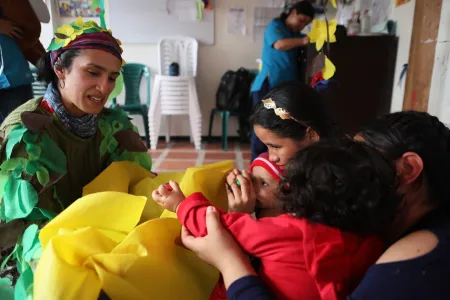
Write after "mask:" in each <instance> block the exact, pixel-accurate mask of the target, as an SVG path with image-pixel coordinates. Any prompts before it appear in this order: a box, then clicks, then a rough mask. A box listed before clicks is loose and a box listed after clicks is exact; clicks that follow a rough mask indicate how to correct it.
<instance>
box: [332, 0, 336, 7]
mask: <svg viewBox="0 0 450 300" xmlns="http://www.w3.org/2000/svg"><path fill="white" fill-rule="evenodd" d="M331 4H332V5H333V7H334V8H337V4H336V0H331Z"/></svg>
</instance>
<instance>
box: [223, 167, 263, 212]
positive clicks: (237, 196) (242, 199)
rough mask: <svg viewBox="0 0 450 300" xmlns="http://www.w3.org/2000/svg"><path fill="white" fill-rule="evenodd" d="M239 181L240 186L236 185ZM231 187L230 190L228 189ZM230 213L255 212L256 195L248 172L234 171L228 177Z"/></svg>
mask: <svg viewBox="0 0 450 300" xmlns="http://www.w3.org/2000/svg"><path fill="white" fill-rule="evenodd" d="M236 181H239V184H240V186H238V184H237V183H236ZM228 187H229V188H228ZM227 197H228V211H229V212H241V213H248V214H251V213H253V212H254V211H255V204H256V193H255V188H254V186H253V180H252V177H251V175H250V174H249V173H248V172H247V171H245V170H244V171H242V174H241V173H240V172H239V170H236V169H235V170H233V171H232V172H231V173H230V174H228V176H227Z"/></svg>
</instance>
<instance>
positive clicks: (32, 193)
mask: <svg viewBox="0 0 450 300" xmlns="http://www.w3.org/2000/svg"><path fill="white" fill-rule="evenodd" d="M38 137H41V140H40V142H39V143H37V140H38ZM20 142H23V143H24V144H25V150H26V153H27V154H28V159H26V158H23V157H14V158H9V159H7V160H6V161H4V162H3V163H2V165H0V169H1V173H0V183H2V182H3V185H1V186H3V191H2V192H0V194H1V193H3V195H2V196H3V203H2V205H0V218H1V219H4V220H6V221H11V220H14V219H20V218H27V217H30V219H34V220H38V219H49V218H52V217H53V214H52V213H50V212H47V211H45V210H40V209H36V205H37V203H38V198H39V196H38V193H37V191H36V190H35V188H34V187H33V185H32V184H31V183H30V182H29V181H27V180H24V179H22V173H23V172H24V171H25V172H26V173H28V174H29V175H31V176H34V175H36V177H37V180H38V182H39V183H40V184H41V185H42V186H43V187H45V186H46V185H47V184H48V183H49V182H50V172H52V173H56V174H60V175H63V174H65V173H66V172H67V166H66V156H65V154H64V152H62V150H61V149H60V148H59V147H58V146H57V145H56V143H55V142H54V141H53V140H52V139H51V138H50V137H49V135H48V134H47V133H33V132H31V131H27V129H26V128H25V127H24V126H23V125H22V124H19V125H17V126H16V127H14V129H13V130H11V132H10V133H9V135H8V140H7V142H6V149H7V156H8V155H9V157H11V155H12V152H13V150H14V148H15V146H16V145H17V144H19V143H20ZM2 174H3V175H2ZM0 199H1V198H0ZM31 214H32V215H31ZM30 215H31V216H30Z"/></svg>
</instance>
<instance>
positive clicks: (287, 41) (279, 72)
mask: <svg viewBox="0 0 450 300" xmlns="http://www.w3.org/2000/svg"><path fill="white" fill-rule="evenodd" d="M314 14H315V11H314V8H313V6H312V4H311V3H310V2H308V1H301V2H295V3H293V4H291V5H290V6H289V7H287V10H286V11H285V12H283V13H282V14H281V15H280V16H279V17H278V18H276V19H274V20H272V21H271V22H270V23H269V24H268V25H267V27H266V31H265V33H264V43H263V49H262V69H261V71H260V72H259V74H258V75H257V76H256V78H255V80H254V82H253V84H252V88H251V92H252V99H253V105H254V106H256V104H258V103H259V102H260V101H261V100H262V98H263V97H264V95H265V94H267V92H268V91H269V90H270V89H272V88H274V87H276V86H277V85H279V84H280V83H283V82H286V81H296V80H300V78H301V74H300V72H299V58H300V57H299V55H300V49H301V48H302V47H304V46H306V45H308V43H309V38H308V37H307V36H305V35H304V34H302V33H301V32H300V31H301V30H303V29H304V28H305V26H306V25H308V24H309V23H311V21H312V20H313V19H314ZM250 144H251V150H252V160H253V159H255V158H256V157H258V156H259V155H260V154H261V153H264V152H267V148H266V146H265V145H264V144H263V143H262V142H261V141H260V140H259V139H258V137H257V136H256V135H255V133H254V131H253V132H252V137H251V140H250Z"/></svg>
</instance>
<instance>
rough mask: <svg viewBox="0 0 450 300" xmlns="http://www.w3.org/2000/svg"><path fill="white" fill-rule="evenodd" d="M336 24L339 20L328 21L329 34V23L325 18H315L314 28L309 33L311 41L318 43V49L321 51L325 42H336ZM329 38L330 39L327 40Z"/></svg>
mask: <svg viewBox="0 0 450 300" xmlns="http://www.w3.org/2000/svg"><path fill="white" fill-rule="evenodd" d="M336 26H337V20H336V19H333V20H331V21H328V34H327V23H326V22H325V21H323V20H317V19H314V20H313V27H312V30H311V31H310V32H309V33H308V36H309V39H310V42H311V43H316V50H317V51H320V50H321V49H322V47H323V45H324V43H325V42H329V43H335V42H336V36H335V33H336ZM328 38H329V40H327V39H328Z"/></svg>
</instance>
